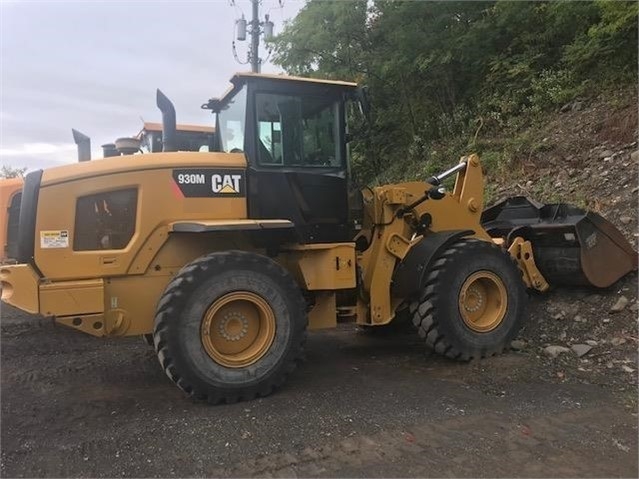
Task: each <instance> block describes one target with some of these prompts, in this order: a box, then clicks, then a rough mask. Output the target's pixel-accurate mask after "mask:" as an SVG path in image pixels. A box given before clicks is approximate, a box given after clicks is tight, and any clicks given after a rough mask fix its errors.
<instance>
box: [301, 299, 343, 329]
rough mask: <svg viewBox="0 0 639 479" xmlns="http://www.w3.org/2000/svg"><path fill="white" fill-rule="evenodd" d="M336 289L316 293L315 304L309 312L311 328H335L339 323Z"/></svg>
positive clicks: (309, 325) (309, 326)
mask: <svg viewBox="0 0 639 479" xmlns="http://www.w3.org/2000/svg"><path fill="white" fill-rule="evenodd" d="M336 311H337V306H336V302H335V291H320V292H317V293H316V294H315V305H313V308H312V309H311V310H310V311H309V313H308V328H309V329H327V328H334V327H335V325H336V324H337V315H336Z"/></svg>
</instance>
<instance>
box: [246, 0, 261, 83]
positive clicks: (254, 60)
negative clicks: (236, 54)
mask: <svg viewBox="0 0 639 479" xmlns="http://www.w3.org/2000/svg"><path fill="white" fill-rule="evenodd" d="M251 3H252V4H253V20H251V49H250V50H249V57H250V59H251V71H252V72H253V73H259V72H260V66H261V65H260V64H261V63H262V61H261V60H260V6H259V0H251Z"/></svg>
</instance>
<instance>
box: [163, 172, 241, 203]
mask: <svg viewBox="0 0 639 479" xmlns="http://www.w3.org/2000/svg"><path fill="white" fill-rule="evenodd" d="M245 174H246V173H245V172H244V171H243V170H240V169H236V168H215V169H213V168H180V169H176V170H173V174H172V178H171V189H172V190H173V194H174V195H175V196H176V198H216V197H217V198H221V197H224V198H243V197H244V195H246V178H245Z"/></svg>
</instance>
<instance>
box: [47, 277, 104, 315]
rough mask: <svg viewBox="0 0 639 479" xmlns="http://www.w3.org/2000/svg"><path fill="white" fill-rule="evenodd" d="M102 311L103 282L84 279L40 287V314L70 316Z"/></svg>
mask: <svg viewBox="0 0 639 479" xmlns="http://www.w3.org/2000/svg"><path fill="white" fill-rule="evenodd" d="M103 311H104V281H103V280H102V279H101V278H100V279H84V280H81V281H63V282H57V283H44V284H41V285H40V313H41V314H44V315H45V316H51V315H53V314H55V315H56V316H71V315H83V314H87V313H96V314H97V313H102V312H103Z"/></svg>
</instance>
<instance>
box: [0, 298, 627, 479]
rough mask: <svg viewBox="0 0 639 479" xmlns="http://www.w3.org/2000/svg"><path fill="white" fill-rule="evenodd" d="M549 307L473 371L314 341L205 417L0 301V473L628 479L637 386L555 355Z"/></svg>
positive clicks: (123, 352)
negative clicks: (264, 384) (547, 348)
mask: <svg viewBox="0 0 639 479" xmlns="http://www.w3.org/2000/svg"><path fill="white" fill-rule="evenodd" d="M611 294H614V293H611ZM585 297H587V296H585ZM551 299H552V298H551ZM546 306H547V304H546V303H545V302H544V301H543V300H542V299H541V298H539V299H533V303H532V311H533V315H534V316H533V317H532V318H531V321H529V323H528V324H529V327H528V328H527V329H526V330H525V331H524V333H523V334H522V337H523V340H524V341H526V346H524V349H523V350H522V351H519V352H517V351H512V352H510V353H509V354H506V355H503V356H500V357H496V358H491V359H488V360H482V361H478V362H471V363H468V364H460V363H454V362H450V361H446V360H443V359H440V358H438V357H436V356H431V355H429V354H428V353H427V352H426V351H425V349H424V348H423V346H422V345H421V344H420V342H419V340H418V338H417V336H416V335H415V334H408V333H406V332H400V333H398V334H395V335H393V336H389V337H371V336H368V335H362V334H358V333H357V332H356V331H355V330H354V328H353V327H352V326H350V325H344V326H342V327H340V328H338V329H337V330H335V331H330V332H321V333H312V334H311V336H310V340H309V343H308V347H307V360H306V362H305V363H304V364H303V365H302V366H301V367H300V368H299V369H298V370H297V371H296V373H295V374H294V375H293V376H292V378H291V379H290V380H289V381H288V382H287V384H286V385H285V386H284V388H283V389H282V390H280V391H279V392H277V393H276V394H274V395H272V396H270V397H267V398H264V399H259V400H256V401H252V402H245V403H239V404H234V405H226V406H208V405H205V404H201V403H197V402H193V401H191V400H189V399H187V398H185V397H184V396H183V395H182V393H181V392H180V391H179V390H178V389H177V388H176V387H174V386H173V385H172V383H171V382H170V381H169V380H168V378H166V377H165V376H164V373H163V372H162V371H161V369H160V366H159V364H158V362H157V360H156V358H155V355H154V353H153V352H152V350H150V349H149V348H148V347H147V346H146V345H145V344H143V342H142V341H141V340H140V339H139V338H127V339H120V340H117V339H113V340H111V339H108V340H101V339H97V338H92V337H88V336H85V335H82V334H80V333H78V332H75V331H71V330H67V329H65V328H63V327H59V326H58V327H56V326H55V325H54V324H53V323H51V322H50V321H48V320H45V319H42V318H38V317H34V316H29V315H26V314H23V313H21V312H19V311H17V310H15V309H13V308H11V307H8V306H6V305H3V309H2V320H1V323H0V325H1V333H2V336H1V347H2V351H1V358H2V390H1V399H2V415H1V420H2V436H1V439H2V456H1V469H0V472H1V474H2V476H3V477H43V476H47V477H65V476H66V477H69V476H73V477H78V476H83V477H116V476H121V477H167V476H170V477H173V476H176V477H192V476H219V477H246V476H266V477H273V476H276V477H296V476H306V477H308V476H320V477H401V476H431V477H433V476H435V477H443V476H458V477H459V476H465V477H513V476H521V477H539V476H546V477H578V476H579V477H637V474H638V473H639V471H638V466H637V404H636V400H632V393H631V390H632V388H633V387H634V388H636V378H635V377H634V375H633V374H628V373H625V372H623V371H621V370H620V371H619V373H617V372H614V373H611V374H609V375H608V376H606V377H607V378H608V379H606V380H605V381H604V380H602V378H600V377H599V376H598V375H596V374H592V375H590V376H589V375H587V374H586V375H584V374H583V373H581V374H582V376H583V377H582V376H579V375H577V374H576V373H577V372H579V371H578V369H577V368H578V367H581V364H582V363H581V362H580V361H582V360H580V359H578V358H577V357H576V355H574V354H572V353H571V354H562V355H560V357H559V358H557V359H550V358H548V357H547V356H546V355H545V354H544V353H543V347H544V344H543V343H542V342H540V341H539V339H538V336H537V333H536V331H538V330H541V327H542V324H540V323H548V324H549V325H551V324H554V323H552V322H553V321H554V322H557V321H556V320H554V319H553V318H552V317H550V316H548V315H546V314H545V313H544V309H545V308H546ZM621 314H624V313H623V312H622V313H621ZM535 316H536V317H535ZM579 325H581V323H579ZM617 326H618V325H617ZM624 346H626V345H625V344H624V345H621V346H620V347H624ZM557 371H563V376H562V377H558V376H557ZM615 371H616V370H615ZM622 373H623V374H622ZM635 394H636V390H635Z"/></svg>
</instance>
